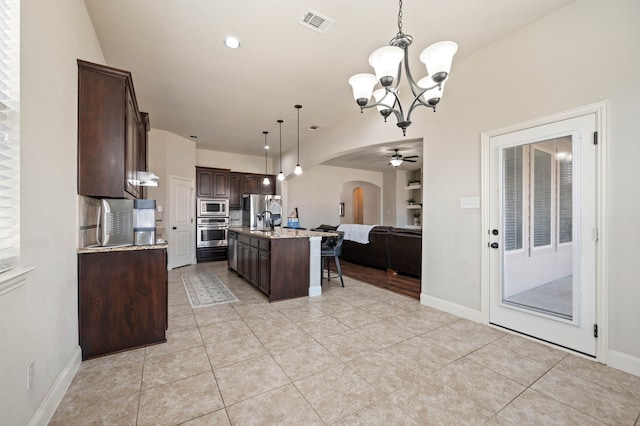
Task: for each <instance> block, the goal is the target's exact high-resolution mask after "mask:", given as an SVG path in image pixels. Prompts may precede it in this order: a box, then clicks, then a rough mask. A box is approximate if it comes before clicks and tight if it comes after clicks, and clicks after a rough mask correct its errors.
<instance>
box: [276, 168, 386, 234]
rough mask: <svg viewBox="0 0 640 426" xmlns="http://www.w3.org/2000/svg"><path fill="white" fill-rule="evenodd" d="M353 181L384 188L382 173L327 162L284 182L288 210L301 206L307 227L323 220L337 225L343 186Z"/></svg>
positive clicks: (285, 203) (311, 226)
mask: <svg viewBox="0 0 640 426" xmlns="http://www.w3.org/2000/svg"><path fill="white" fill-rule="evenodd" d="M350 181H364V182H369V183H371V184H372V185H376V186H377V187H379V188H381V187H382V173H380V172H371V171H366V170H352V169H346V168H343V167H332V166H323V165H318V166H313V167H309V168H307V169H305V170H304V173H303V174H302V175H300V176H296V177H292V178H290V179H287V181H286V184H285V185H283V193H282V195H283V204H284V206H285V208H286V209H287V210H285V211H286V212H287V213H289V212H290V211H291V210H293V208H294V207H297V208H298V213H299V215H300V226H301V227H303V228H307V229H309V228H314V227H316V226H318V225H321V224H323V223H324V224H329V225H337V224H339V223H340V214H339V205H340V193H341V186H342V184H343V183H344V182H350ZM379 200H380V199H379V198H378V203H379V202H380V201H379ZM378 220H380V219H378Z"/></svg>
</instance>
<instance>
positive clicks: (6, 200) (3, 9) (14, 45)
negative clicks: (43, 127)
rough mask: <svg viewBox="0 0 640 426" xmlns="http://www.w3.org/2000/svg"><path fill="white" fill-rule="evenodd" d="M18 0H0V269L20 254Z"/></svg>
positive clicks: (13, 262) (14, 260) (4, 267)
mask: <svg viewBox="0 0 640 426" xmlns="http://www.w3.org/2000/svg"><path fill="white" fill-rule="evenodd" d="M19 39H20V1H19V0H0V271H2V270H4V269H6V268H7V267H9V266H11V265H13V264H16V263H17V261H18V256H19V254H20V108H19V99H20V78H19V77H20V43H19Z"/></svg>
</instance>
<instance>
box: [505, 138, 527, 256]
mask: <svg viewBox="0 0 640 426" xmlns="http://www.w3.org/2000/svg"><path fill="white" fill-rule="evenodd" d="M502 155H503V173H504V183H503V185H504V195H503V197H504V199H503V201H502V202H503V212H504V227H503V228H504V249H505V251H510V250H519V249H521V248H522V202H523V197H522V179H523V174H522V167H523V163H522V146H514V147H511V148H505V149H504V150H503V152H502Z"/></svg>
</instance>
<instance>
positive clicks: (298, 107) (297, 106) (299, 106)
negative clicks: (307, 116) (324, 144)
mask: <svg viewBox="0 0 640 426" xmlns="http://www.w3.org/2000/svg"><path fill="white" fill-rule="evenodd" d="M295 107H296V108H297V109H298V165H299V164H300V108H302V105H296V106H295Z"/></svg>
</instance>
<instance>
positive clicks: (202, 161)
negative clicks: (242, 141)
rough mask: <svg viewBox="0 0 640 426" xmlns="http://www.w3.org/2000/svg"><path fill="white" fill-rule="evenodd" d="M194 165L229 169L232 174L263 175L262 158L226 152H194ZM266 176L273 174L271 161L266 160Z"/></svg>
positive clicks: (201, 150) (200, 150)
mask: <svg viewBox="0 0 640 426" xmlns="http://www.w3.org/2000/svg"><path fill="white" fill-rule="evenodd" d="M196 157H197V160H196V165H198V166H200V167H214V168H220V169H230V170H231V171H233V172H243V173H264V157H257V156H253V155H242V154H232V153H228V152H220V151H210V150H206V149H198V150H197V151H196ZM267 170H268V173H267V174H277V173H278V172H277V171H276V172H275V173H274V171H273V170H274V169H273V167H272V159H271V158H267Z"/></svg>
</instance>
